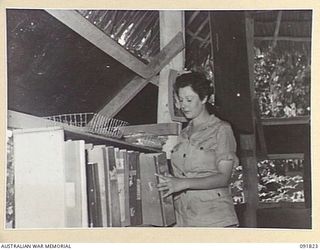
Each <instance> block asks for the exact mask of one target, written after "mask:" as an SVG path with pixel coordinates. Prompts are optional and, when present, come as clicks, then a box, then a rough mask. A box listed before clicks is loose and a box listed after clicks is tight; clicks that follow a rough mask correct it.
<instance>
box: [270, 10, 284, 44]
mask: <svg viewBox="0 0 320 250" xmlns="http://www.w3.org/2000/svg"><path fill="white" fill-rule="evenodd" d="M281 17H282V10H279V11H278V16H277V23H276V27H275V29H274V34H273V42H272V48H275V47H276V45H277V40H278V35H279V30H280V25H281Z"/></svg>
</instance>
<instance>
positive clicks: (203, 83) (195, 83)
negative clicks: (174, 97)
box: [174, 72, 213, 100]
mask: <svg viewBox="0 0 320 250" xmlns="http://www.w3.org/2000/svg"><path fill="white" fill-rule="evenodd" d="M210 83H211V81H210V80H208V79H207V78H206V77H205V75H204V74H203V73H200V72H190V73H185V74H182V75H180V76H178V77H177V78H176V82H175V84H174V90H175V91H176V93H178V90H179V89H180V88H184V87H187V86H190V87H191V88H192V89H193V91H194V92H196V93H197V94H198V95H199V97H200V99H201V100H203V99H204V98H205V97H206V96H207V97H208V98H209V97H210V95H211V94H212V93H213V88H212V86H211V85H210Z"/></svg>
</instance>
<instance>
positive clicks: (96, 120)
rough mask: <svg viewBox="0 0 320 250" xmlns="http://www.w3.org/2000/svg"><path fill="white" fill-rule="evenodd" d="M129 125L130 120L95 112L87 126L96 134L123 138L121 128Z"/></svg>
mask: <svg viewBox="0 0 320 250" xmlns="http://www.w3.org/2000/svg"><path fill="white" fill-rule="evenodd" d="M127 125H128V122H125V121H121V120H118V119H114V118H109V117H106V116H103V115H99V114H94V116H93V118H92V119H91V121H90V122H89V123H88V124H87V128H88V131H89V132H91V133H94V134H99V135H104V136H109V137H116V138H121V137H122V135H123V132H122V130H121V129H120V128H121V127H124V126H127Z"/></svg>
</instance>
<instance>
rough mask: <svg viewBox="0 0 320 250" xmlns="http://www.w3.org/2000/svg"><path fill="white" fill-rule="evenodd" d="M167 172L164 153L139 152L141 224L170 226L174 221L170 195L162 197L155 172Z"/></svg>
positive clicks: (161, 173)
mask: <svg viewBox="0 0 320 250" xmlns="http://www.w3.org/2000/svg"><path fill="white" fill-rule="evenodd" d="M168 173H169V170H168V165H167V159H166V155H165V153H154V154H144V153H141V154H140V175H141V195H142V221H143V225H153V226H170V225H173V224H174V223H175V222H176V218H175V212H174V206H173V198H172V195H171V196H168V197H166V198H163V193H162V192H159V191H158V189H157V184H158V183H159V181H160V179H159V177H157V176H156V175H155V174H160V175H166V174H168Z"/></svg>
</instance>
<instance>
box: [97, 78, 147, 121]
mask: <svg viewBox="0 0 320 250" xmlns="http://www.w3.org/2000/svg"><path fill="white" fill-rule="evenodd" d="M149 82H150V81H149V79H143V78H141V77H139V76H136V77H134V78H133V80H131V81H130V82H129V83H128V84H127V85H126V86H125V87H124V88H122V89H121V90H120V92H119V93H118V94H117V95H116V96H115V97H113V99H112V100H111V101H110V102H109V103H108V104H107V105H106V106H104V107H103V108H102V109H101V110H100V111H99V112H98V113H99V114H100V115H103V116H106V117H114V116H115V115H116V114H117V113H118V112H119V111H120V110H121V109H122V108H123V107H124V106H125V105H126V104H127V103H128V102H130V101H131V100H132V99H133V98H134V97H135V96H136V95H137V94H138V93H139V92H140V91H141V90H142V89H143V88H144V87H145V86H146V85H147V84H148V83H149Z"/></svg>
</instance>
